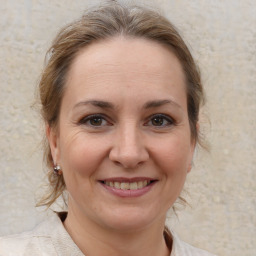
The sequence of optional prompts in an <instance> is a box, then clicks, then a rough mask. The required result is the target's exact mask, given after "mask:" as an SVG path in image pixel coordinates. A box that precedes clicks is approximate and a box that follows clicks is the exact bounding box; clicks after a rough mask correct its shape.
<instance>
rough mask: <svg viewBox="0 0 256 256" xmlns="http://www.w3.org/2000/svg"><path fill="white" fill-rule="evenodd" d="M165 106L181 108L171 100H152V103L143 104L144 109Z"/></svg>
mask: <svg viewBox="0 0 256 256" xmlns="http://www.w3.org/2000/svg"><path fill="white" fill-rule="evenodd" d="M166 104H171V105H173V106H176V107H178V108H181V106H180V105H179V104H178V103H176V102H175V101H173V100H152V101H149V102H147V103H145V104H144V106H143V107H144V108H145V109H148V108H157V107H161V106H163V105H166Z"/></svg>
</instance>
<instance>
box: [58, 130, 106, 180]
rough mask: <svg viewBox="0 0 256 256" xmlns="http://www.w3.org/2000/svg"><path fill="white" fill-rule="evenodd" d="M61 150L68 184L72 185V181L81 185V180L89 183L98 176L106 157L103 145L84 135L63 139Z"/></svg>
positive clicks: (79, 134)
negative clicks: (97, 172) (98, 169)
mask: <svg viewBox="0 0 256 256" xmlns="http://www.w3.org/2000/svg"><path fill="white" fill-rule="evenodd" d="M60 148H61V154H60V155H61V164H62V168H63V172H64V177H65V178H66V179H65V180H66V183H70V182H71V180H72V182H75V183H80V182H81V178H83V182H87V181H88V182H89V181H90V178H93V177H94V175H95V174H96V171H97V168H98V167H99V165H100V164H101V162H102V161H103V159H104V155H105V149H104V148H103V145H102V143H101V142H100V141H97V140H92V139H90V138H89V137H88V136H84V134H83V133H78V134H76V135H74V136H72V137H71V136H69V137H66V138H63V140H62V144H60ZM86 179H88V180H86ZM67 185H68V184H67Z"/></svg>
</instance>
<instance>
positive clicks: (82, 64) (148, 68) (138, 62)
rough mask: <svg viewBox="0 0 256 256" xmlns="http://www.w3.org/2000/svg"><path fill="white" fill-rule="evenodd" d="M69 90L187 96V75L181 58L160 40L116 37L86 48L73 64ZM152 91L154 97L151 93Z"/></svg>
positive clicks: (68, 79)
mask: <svg viewBox="0 0 256 256" xmlns="http://www.w3.org/2000/svg"><path fill="white" fill-rule="evenodd" d="M66 85H67V88H66V90H67V91H66V93H69V92H70V91H72V92H73V93H74V92H75V91H77V92H79V93H78V94H80V95H79V96H81V95H82V94H84V96H85V95H86V96H88V97H89V96H90V95H91V94H96V93H97V94H98V95H99V94H104V95H106V94H107V93H108V92H109V91H111V93H112V94H119V96H121V95H123V96H124V95H128V93H129V92H131V91H132V93H133V94H134V93H137V94H138V95H140V97H143V96H147V95H149V97H154V96H157V95H159V97H162V96H165V95H166V94H171V95H172V96H174V97H176V96H178V97H180V96H183V97H185V98H186V88H185V78H184V73H183V70H182V66H181V64H180V62H179V60H178V58H177V57H176V56H175V55H174V53H173V52H172V51H171V50H170V49H169V48H168V47H167V46H163V45H161V44H160V43H157V42H154V41H151V40H147V39H142V38H125V37H121V36H119V37H116V38H112V39H108V40H103V41H99V42H96V43H93V44H91V45H89V46H87V47H85V48H84V49H82V50H81V51H80V52H79V53H78V55H77V56H76V58H75V60H74V62H73V63H72V65H71V68H70V71H69V74H68V77H67V83H66ZM150 94H151V96H150Z"/></svg>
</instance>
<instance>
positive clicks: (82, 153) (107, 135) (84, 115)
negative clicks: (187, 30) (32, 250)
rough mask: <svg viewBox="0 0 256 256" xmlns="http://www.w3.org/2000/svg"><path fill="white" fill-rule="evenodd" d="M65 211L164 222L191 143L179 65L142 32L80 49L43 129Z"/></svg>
mask: <svg viewBox="0 0 256 256" xmlns="http://www.w3.org/2000/svg"><path fill="white" fill-rule="evenodd" d="M48 138H49V140H50V145H51V150H52V154H53V158H54V160H55V161H56V162H57V163H58V164H59V165H60V166H61V167H62V170H63V175H64V179H65V182H66V186H67V190H68V191H69V194H70V198H69V210H70V211H72V212H75V213H76V215H77V216H78V215H79V216H80V217H81V216H82V217H83V218H86V220H87V221H90V222H93V223H94V224H97V225H100V226H102V227H104V228H110V229H118V230H119V229H126V228H127V229H129V230H131V229H133V228H134V229H136V228H143V227H146V226H149V225H151V224H154V223H159V222H161V223H164V221H165V216H166V212H167V211H168V209H169V208H170V207H171V206H172V205H173V203H174V202H175V200H176V199H177V197H178V196H179V194H180V192H181V190H182V188H183V185H184V181H185V178H186V175H187V173H188V171H189V170H190V164H191V161H192V156H193V151H194V146H195V145H194V142H193V139H191V135H190V127H189V121H188V113H187V100H186V86H185V77H184V74H183V71H182V67H181V64H180V63H179V61H178V59H177V58H176V57H175V55H174V54H173V53H172V52H171V51H170V50H169V49H167V48H166V47H164V46H162V45H160V44H158V43H156V42H153V41H149V40H146V39H138V38H137V39H131V38H130V39H127V38H123V37H117V38H113V39H111V40H108V41H102V42H98V43H94V44H92V45H90V46H88V47H86V48H85V49H83V50H82V51H81V52H80V53H79V54H78V56H77V57H76V59H75V60H74V62H73V64H72V66H71V69H70V72H69V74H68V79H67V82H66V91H65V94H64V97H63V101H62V105H61V110H60V118H59V130H58V133H55V132H54V130H51V129H49V130H48Z"/></svg>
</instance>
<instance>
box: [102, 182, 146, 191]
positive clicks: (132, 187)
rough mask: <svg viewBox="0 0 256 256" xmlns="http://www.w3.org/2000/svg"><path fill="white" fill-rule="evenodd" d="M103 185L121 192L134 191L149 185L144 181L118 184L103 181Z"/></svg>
mask: <svg viewBox="0 0 256 256" xmlns="http://www.w3.org/2000/svg"><path fill="white" fill-rule="evenodd" d="M104 184H105V185H107V186H109V187H112V188H117V189H123V190H135V189H140V188H144V187H146V186H147V185H148V184H150V181H147V180H144V181H138V182H118V181H114V182H113V181H104Z"/></svg>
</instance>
